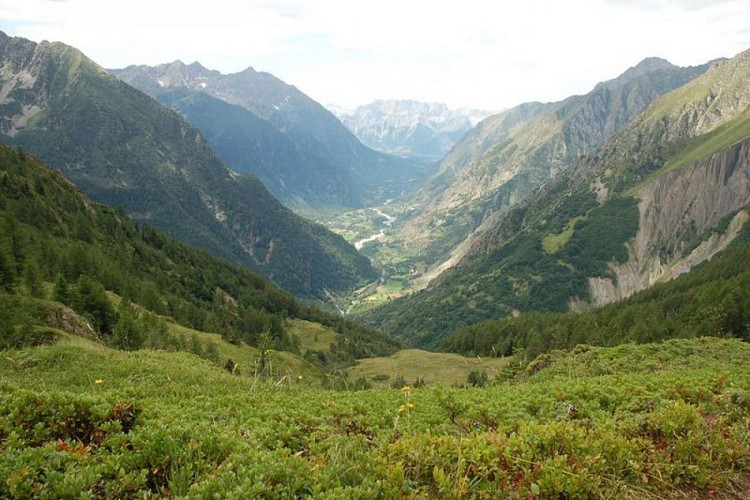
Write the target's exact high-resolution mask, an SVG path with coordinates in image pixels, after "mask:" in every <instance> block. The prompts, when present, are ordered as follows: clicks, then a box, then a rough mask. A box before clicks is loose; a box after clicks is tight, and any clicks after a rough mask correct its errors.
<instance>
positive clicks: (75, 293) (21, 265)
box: [0, 146, 397, 360]
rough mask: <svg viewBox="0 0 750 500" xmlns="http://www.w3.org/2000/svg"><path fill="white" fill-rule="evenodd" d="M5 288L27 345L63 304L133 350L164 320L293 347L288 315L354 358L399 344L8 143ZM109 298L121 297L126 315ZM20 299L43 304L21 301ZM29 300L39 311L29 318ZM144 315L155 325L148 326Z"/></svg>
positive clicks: (3, 156)
mask: <svg viewBox="0 0 750 500" xmlns="http://www.w3.org/2000/svg"><path fill="white" fill-rule="evenodd" d="M0 288H1V289H2V295H0V307H2V308H4V310H5V311H4V312H6V313H7V314H3V315H1V316H3V317H4V319H3V321H4V323H5V324H4V326H3V329H4V332H2V336H3V338H4V339H5V341H6V343H7V342H9V341H8V339H11V338H13V339H16V340H14V342H16V341H19V340H18V335H19V332H20V331H21V330H20V329H21V327H22V326H23V323H24V318H25V317H27V316H29V315H31V317H32V320H33V317H34V316H37V315H38V314H41V313H39V311H43V310H46V309H45V308H44V307H41V306H40V305H39V304H40V303H46V302H48V301H56V302H59V303H62V304H65V305H66V306H70V307H71V308H72V309H73V310H75V311H76V312H77V313H79V314H81V315H83V316H84V317H85V318H87V319H89V320H90V324H91V325H92V326H93V327H94V328H95V330H96V332H95V334H96V335H99V336H101V337H102V338H104V339H105V340H107V341H109V342H110V343H114V344H116V345H120V346H122V347H125V348H128V349H134V348H138V347H139V346H140V345H142V343H143V342H144V341H145V339H146V338H148V335H147V333H148V332H146V331H145V330H154V329H156V330H158V321H156V319H157V318H158V317H167V318H170V319H171V320H172V321H175V322H177V323H179V324H182V325H185V326H188V327H191V328H195V329H197V330H202V331H210V332H217V333H220V334H221V335H222V336H223V337H224V338H225V339H227V340H229V341H231V342H244V343H246V344H248V345H259V344H261V343H265V344H264V345H273V346H274V348H280V349H287V350H292V351H293V350H294V349H295V340H294V339H293V338H291V337H290V336H289V335H288V334H287V332H286V331H285V328H284V320H285V318H299V319H306V320H310V321H316V322H319V323H321V324H324V325H326V326H329V327H331V328H333V329H334V330H336V331H337V332H339V333H341V334H343V337H342V340H341V344H342V345H341V346H340V350H341V351H342V352H346V353H347V356H348V358H349V359H350V360H353V359H354V358H355V357H367V356H371V355H375V354H378V355H380V354H386V353H389V352H392V351H393V350H394V349H395V347H396V345H397V344H396V343H395V342H394V341H392V340H391V339H389V338H388V337H386V336H385V335H382V334H379V333H377V332H374V331H371V330H368V329H366V328H363V327H361V326H359V325H357V324H355V323H352V322H350V321H347V320H345V319H342V318H341V317H339V316H337V315H333V314H329V313H327V312H324V311H321V310H319V309H317V308H315V307H312V306H308V305H304V304H301V303H299V302H298V301H296V300H295V299H294V298H293V297H292V296H291V295H290V294H288V293H286V292H284V291H282V290H280V289H279V288H277V287H276V286H274V285H272V284H271V283H269V282H268V281H266V280H265V279H263V278H261V277H259V276H257V275H256V274H254V273H252V272H250V271H248V270H247V269H245V268H243V267H241V266H239V265H236V264H232V263H229V262H226V261H222V260H220V259H217V258H215V257H213V256H211V255H209V254H208V253H206V252H203V251H200V250H195V249H192V248H190V247H188V246H186V245H184V244H182V243H179V242H177V241H175V240H174V239H172V238H170V237H168V236H166V235H164V234H163V233H161V232H160V231H158V230H156V229H154V228H152V227H150V226H148V225H144V224H141V225H138V224H136V223H135V222H134V221H133V220H131V219H130V218H129V217H128V216H127V215H126V214H125V213H124V211H122V210H119V209H112V208H109V207H105V206H102V205H98V204H94V203H92V202H91V201H90V200H88V199H87V198H86V197H85V196H84V195H83V193H82V192H81V191H80V190H79V189H78V188H76V187H75V186H73V185H72V184H71V183H69V182H68V181H67V180H65V179H64V177H63V176H62V175H61V174H60V173H56V172H53V171H51V170H50V169H48V168H47V167H46V166H44V165H43V164H42V163H40V162H39V161H38V160H37V159H36V158H34V157H33V156H31V155H29V154H27V153H24V152H23V151H21V150H20V149H10V148H7V147H5V146H0ZM107 292H110V293H111V294H115V295H116V296H117V297H119V298H120V299H121V302H120V306H119V311H118V310H117V309H118V308H116V307H115V302H114V301H113V300H111V298H110V296H109V295H108V293H107ZM20 297H24V298H27V299H34V300H26V301H21V302H19V298H20ZM21 303H25V304H27V305H28V307H27V308H26V309H29V310H30V311H31V312H29V313H28V314H25V313H24V308H23V307H19V304H21ZM34 304H36V305H34ZM47 309H48V308H47ZM35 311H36V312H35ZM139 311H140V312H143V314H141V313H140V312H139ZM144 315H145V316H147V317H151V321H150V322H149V321H146V322H145V323H143V321H141V320H143V318H142V317H141V316H144ZM136 320H137V321H136ZM30 321H31V320H30ZM139 321H140V323H139ZM137 325H142V326H141V327H136V326H137Z"/></svg>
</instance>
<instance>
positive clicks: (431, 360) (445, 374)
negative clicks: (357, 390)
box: [346, 349, 508, 388]
mask: <svg viewBox="0 0 750 500" xmlns="http://www.w3.org/2000/svg"><path fill="white" fill-rule="evenodd" d="M507 363H508V359H507V358H497V357H490V358H479V357H472V358H467V357H464V356H459V355H457V354H451V353H442V352H429V351H422V350H420V349H403V350H401V351H397V352H395V353H393V354H392V355H390V356H388V357H379V358H369V359H362V360H359V361H357V363H356V364H355V365H354V366H352V367H350V368H347V370H346V375H347V378H348V381H349V383H350V384H352V385H353V386H354V387H357V386H358V385H363V386H366V387H369V386H372V387H380V388H385V387H394V386H395V387H396V388H398V387H401V386H403V385H404V384H409V385H428V386H435V385H436V384H437V385H446V386H455V385H465V384H469V385H483V384H484V383H486V382H487V380H490V379H495V378H497V376H498V375H499V374H500V372H501V371H502V369H503V368H504V367H505V365H506V364H507ZM472 374H473V375H472ZM470 377H471V378H470Z"/></svg>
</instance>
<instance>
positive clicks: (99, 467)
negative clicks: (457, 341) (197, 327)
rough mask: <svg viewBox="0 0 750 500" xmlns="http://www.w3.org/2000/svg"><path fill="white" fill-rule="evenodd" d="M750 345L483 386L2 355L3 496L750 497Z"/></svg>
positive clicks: (620, 351)
mask: <svg viewBox="0 0 750 500" xmlns="http://www.w3.org/2000/svg"><path fill="white" fill-rule="evenodd" d="M749 367H750V346H749V345H748V344H745V343H741V342H738V341H734V340H720V339H694V340H679V341H670V342H667V343H664V344H658V345H645V346H625V347H621V348H614V349H589V350H579V351H576V352H573V353H569V354H565V355H561V356H559V357H557V358H556V359H554V360H552V361H550V363H549V364H548V366H547V367H546V368H540V367H539V366H538V365H537V366H535V367H531V368H530V369H529V370H524V372H523V374H522V375H521V376H519V377H516V378H514V379H513V380H511V381H508V382H502V383H498V385H491V386H487V387H484V388H481V389H476V388H475V389H449V388H441V387H437V388H425V389H415V388H409V389H408V390H407V389H406V388H404V390H399V389H392V390H366V391H357V392H329V391H322V390H319V389H315V388H312V387H309V386H307V385H306V384H305V382H304V381H302V382H295V383H292V384H287V383H281V384H279V383H263V384H258V383H255V382H254V381H253V379H251V378H248V377H242V376H240V377H237V376H233V375H230V374H229V373H228V372H226V371H224V370H222V369H219V368H215V367H214V366H213V365H211V364H209V363H207V362H204V361H202V360H200V359H198V358H196V357H195V356H192V355H189V354H180V353H164V352H152V351H138V352H122V351H113V350H110V349H107V348H105V347H102V346H98V345H94V344H91V343H87V342H85V341H79V342H77V343H71V342H64V343H61V344H57V345H53V346H43V347H35V348H29V349H24V350H11V351H5V352H3V353H2V356H0V496H2V497H5V498H28V497H56V498H69V497H76V498H78V497H80V496H82V495H83V496H96V497H108V498H112V497H142V496H144V495H160V496H174V497H185V496H187V497H193V498H201V497H207V496H211V495H215V494H219V495H221V496H223V497H229V498H247V497H248V496H251V497H326V498H353V497H354V498H356V497H372V496H376V497H387V498H396V497H410V498H411V497H413V498H426V497H429V498H434V497H457V498H458V497H466V498H469V497H478V498H496V497H498V496H509V497H542V498H561V497H569V498H587V497H597V498H603V497H608V498H665V497H670V498H674V497H688V498H704V497H707V496H717V497H721V498H740V497H741V496H742V491H745V488H746V487H747V480H746V478H747V474H748V473H750V461H749V459H750V444H748V443H750V440H749V439H748V431H747V429H748V425H749V424H750V420H748V416H747V415H748V409H749V408H750V368H749Z"/></svg>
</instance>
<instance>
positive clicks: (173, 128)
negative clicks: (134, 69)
mask: <svg viewBox="0 0 750 500" xmlns="http://www.w3.org/2000/svg"><path fill="white" fill-rule="evenodd" d="M0 80H1V81H2V98H3V99H4V100H5V104H3V105H2V108H0V134H1V135H0V140H2V141H3V142H5V143H8V144H11V145H16V146H21V147H23V148H24V149H25V150H27V151H30V152H33V153H35V154H37V155H38V156H39V157H40V158H42V159H43V160H44V161H46V162H47V163H49V164H50V165H51V166H53V167H54V168H58V169H60V170H62V171H63V172H64V173H65V175H66V176H67V177H68V178H70V179H71V180H73V181H74V182H75V183H76V184H77V185H79V186H80V187H81V188H83V190H84V191H85V192H86V193H87V194H88V195H89V196H90V197H91V198H92V199H94V200H95V201H99V202H104V203H107V204H110V205H116V206H121V207H123V208H125V210H127V211H128V213H130V214H131V215H132V216H133V217H134V218H136V219H137V220H141V221H147V222H148V223H149V224H152V225H154V226H156V227H159V228H161V229H163V230H165V231H167V232H168V233H169V234H170V235H172V236H174V237H176V238H178V239H180V240H182V241H184V242H186V243H188V244H191V245H195V246H198V247H200V248H203V249H205V250H208V251H209V252H211V253H213V254H215V255H217V256H220V257H223V258H227V259H230V260H233V261H235V262H238V263H241V264H243V265H245V266H247V267H248V268H250V269H253V270H257V271H258V272H260V273H262V274H263V275H265V276H266V277H268V278H270V279H271V280H273V281H274V282H275V283H277V284H278V285H279V286H281V287H283V288H285V289H287V290H288V291H290V292H292V293H294V294H296V295H298V296H301V297H308V298H318V299H323V298H324V297H325V295H326V290H334V291H343V290H348V289H351V288H353V287H356V286H358V285H360V284H362V283H363V282H366V281H368V280H370V279H372V278H374V276H375V272H374V270H373V269H372V268H371V266H370V264H369V262H368V260H367V259H366V258H364V257H362V256H361V255H359V254H358V253H357V252H356V251H355V250H354V248H353V247H351V246H350V245H348V244H347V243H346V242H345V241H344V239H343V238H341V237H339V236H337V235H334V234H333V233H331V232H329V231H327V230H326V229H325V228H323V227H322V226H320V225H317V224H313V223H311V222H309V221H307V220H305V219H303V218H301V217H298V216H296V215H295V214H293V213H292V212H291V211H290V210H288V209H286V208H285V207H284V206H282V205H281V204H280V203H279V202H278V201H277V200H276V199H274V198H273V196H271V194H270V193H269V192H268V191H267V190H266V189H265V188H264V187H263V185H262V184H261V183H260V182H259V181H258V179H257V178H255V177H252V176H247V175H237V174H235V173H233V172H231V171H230V170H228V169H227V168H226V167H225V166H224V165H223V164H222V163H221V161H220V160H219V159H218V158H217V157H216V155H215V154H214V152H213V150H212V149H211V148H210V147H209V145H208V144H207V142H206V140H205V139H204V137H203V136H202V135H201V134H200V133H199V132H198V130H197V129H195V128H194V127H193V126H191V125H190V124H188V123H187V122H186V121H185V120H184V119H182V118H181V117H180V116H179V115H177V114H176V113H174V112H173V111H171V110H169V109H167V108H166V107H164V106H162V105H161V104H159V103H158V102H156V101H155V100H153V99H152V98H150V97H148V96H146V95H145V94H143V93H141V92H140V91H138V90H136V89H134V88H132V87H130V86H128V85H126V84H125V83H123V82H121V81H119V80H117V79H116V78H115V77H113V76H111V75H109V74H108V73H107V72H106V71H104V70H103V69H102V68H101V67H99V66H97V65H96V64H95V63H94V62H92V61H91V60H89V59H87V58H86V57H85V56H84V55H83V54H81V53H80V52H79V51H77V50H76V49H74V48H72V47H69V46H67V45H64V44H61V43H49V42H42V43H40V44H36V43H34V42H31V41H28V40H25V39H22V38H10V37H7V36H6V35H4V34H2V35H0Z"/></svg>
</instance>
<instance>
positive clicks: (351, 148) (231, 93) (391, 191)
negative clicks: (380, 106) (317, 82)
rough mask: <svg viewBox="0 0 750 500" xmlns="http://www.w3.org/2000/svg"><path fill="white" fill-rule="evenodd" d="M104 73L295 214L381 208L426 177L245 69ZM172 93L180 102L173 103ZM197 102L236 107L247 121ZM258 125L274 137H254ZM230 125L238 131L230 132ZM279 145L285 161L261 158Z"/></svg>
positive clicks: (284, 87) (290, 89)
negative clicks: (183, 125) (156, 106)
mask: <svg viewBox="0 0 750 500" xmlns="http://www.w3.org/2000/svg"><path fill="white" fill-rule="evenodd" d="M110 71H111V72H112V74H114V75H116V76H117V77H118V78H120V79H122V80H123V81H125V82H127V83H128V84H130V85H133V86H134V87H136V88H138V89H140V90H142V91H143V92H146V93H147V94H149V95H151V96H153V97H155V98H157V99H159V100H160V101H162V102H164V103H165V104H167V105H169V106H171V107H173V108H174V109H176V110H177V111H179V112H180V113H181V114H183V115H184V116H185V117H186V118H188V119H189V120H191V122H192V123H194V124H195V125H196V126H197V127H198V128H200V129H201V131H202V132H203V133H204V134H205V135H206V137H208V138H209V141H210V142H211V145H212V146H213V147H214V148H215V149H216V151H217V153H218V154H219V156H221V157H222V159H224V161H225V162H226V163H227V165H228V166H229V167H230V168H232V169H234V170H236V171H239V172H249V173H253V174H255V175H257V176H258V177H260V178H261V180H262V181H263V182H264V183H265V185H266V186H267V187H268V188H269V189H270V190H271V192H273V193H274V194H275V195H276V196H278V197H279V198H280V199H281V200H282V201H284V202H285V203H287V204H288V205H289V206H293V207H295V208H298V209H305V208H311V209H316V208H325V207H339V208H359V207H362V206H365V205H368V204H374V203H379V202H380V203H382V202H383V201H384V200H385V199H387V198H393V197H395V196H398V195H400V194H402V193H403V192H405V191H408V190H411V189H413V188H415V187H416V183H417V182H418V180H420V179H422V178H423V177H424V176H425V175H427V174H428V173H429V172H430V167H429V165H430V163H429V162H424V161H418V160H408V159H404V158H399V157H396V156H392V155H388V154H384V153H381V152H378V151H374V150H372V149H370V148H368V147H366V146H364V145H363V144H362V143H361V142H359V140H358V139H357V138H356V137H355V136H354V135H353V134H352V133H351V132H350V131H349V130H348V129H347V128H346V127H344V125H343V124H341V122H340V121H339V120H338V119H337V118H336V117H335V116H334V115H333V114H332V113H330V112H329V111H328V110H326V109H325V108H323V106H321V105H320V104H318V103H317V102H315V101H314V100H313V99H311V98H310V97H308V96H307V95H305V94H304V93H303V92H301V91H300V90H298V89H297V88H296V87H294V86H292V85H288V84H286V83H285V82H283V81H281V80H279V79H278V78H276V77H275V76H273V75H271V74H269V73H264V72H257V71H255V70H254V69H253V68H247V69H246V70H244V71H241V72H239V73H234V74H228V75H223V74H221V73H219V72H218V71H212V70H209V69H206V68H204V67H203V66H201V65H200V64H199V63H193V64H190V65H186V64H184V63H182V62H181V61H175V62H173V63H169V64H162V65H159V66H153V67H150V66H129V67H127V68H124V69H113V70H110ZM175 91H177V92H179V93H180V95H181V96H182V98H179V99H177V98H175V94H174V92H175ZM196 94H206V95H209V96H211V97H213V98H215V99H218V100H220V101H223V102H224V103H227V104H231V105H233V106H238V107H240V108H242V109H244V110H245V111H246V112H247V113H248V114H250V115H252V116H249V115H248V114H242V113H239V112H238V111H237V110H236V109H232V108H231V107H228V106H221V105H219V104H218V103H216V102H212V101H210V100H207V99H205V98H202V97H200V96H197V95H196ZM256 119H260V120H263V121H264V122H265V123H266V124H267V125H270V127H272V128H273V130H275V131H276V132H277V134H276V135H274V136H271V134H268V133H267V131H265V130H259V127H260V125H259V124H257V123H255V122H256V121H257V120H256ZM193 120H194V121H193ZM234 124H236V125H237V127H236V128H234V127H232V128H230V127H231V126H232V125H234ZM258 132H261V133H260V134H259V133H258ZM279 144H282V145H283V146H282V147H283V148H284V149H285V151H284V154H282V155H273V154H264V150H265V151H267V150H269V149H271V150H277V149H278V147H279V146H278V145H279ZM246 153H250V154H251V157H250V158H247V157H246V156H245V154H246ZM252 157H257V161H251V160H252Z"/></svg>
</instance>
